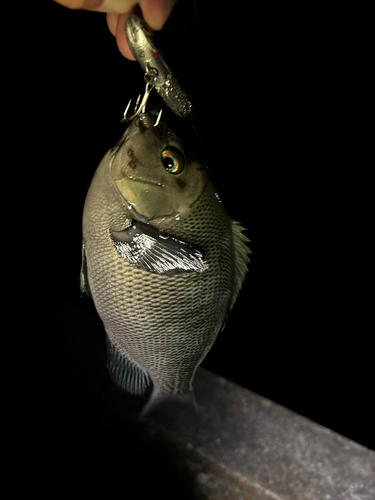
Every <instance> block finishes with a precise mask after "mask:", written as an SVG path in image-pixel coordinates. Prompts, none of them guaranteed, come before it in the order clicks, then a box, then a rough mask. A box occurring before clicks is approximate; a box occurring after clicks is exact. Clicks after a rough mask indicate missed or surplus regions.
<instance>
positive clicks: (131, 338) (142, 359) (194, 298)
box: [80, 109, 251, 416]
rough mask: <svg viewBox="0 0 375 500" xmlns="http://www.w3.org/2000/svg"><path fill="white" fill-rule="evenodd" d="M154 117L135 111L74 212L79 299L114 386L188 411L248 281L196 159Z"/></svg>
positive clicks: (237, 244)
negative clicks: (86, 300)
mask: <svg viewBox="0 0 375 500" xmlns="http://www.w3.org/2000/svg"><path fill="white" fill-rule="evenodd" d="M185 132H186V131H184V129H183V127H179V125H176V124H174V123H173V119H172V120H171V119H170V118H168V117H167V118H164V115H163V118H162V119H161V118H160V112H159V110H157V109H156V110H153V111H150V112H142V113H140V114H139V115H138V116H136V117H135V118H134V119H133V120H132V121H131V122H130V124H129V125H128V128H127V129H126V130H125V132H124V134H123V136H122V137H121V139H120V141H119V142H118V143H117V144H116V146H115V147H113V148H112V149H110V150H109V151H108V153H107V154H106V155H105V156H104V158H103V159H102V161H101V163H100V164H99V166H98V168H97V170H96V172H95V174H94V177H93V179H92V182H91V185H90V187H89V190H88V193H87V196H86V200H85V205H84V210H83V243H82V267H81V275H80V287H81V292H82V293H84V292H86V293H87V295H89V297H91V298H92V299H93V301H94V304H95V307H96V310H97V312H98V314H99V316H100V318H101V320H102V322H103V324H104V328H105V331H106V339H107V355H108V362H107V367H108V370H109V374H110V376H111V378H112V380H113V382H114V383H115V384H116V385H117V386H118V387H120V388H121V389H122V390H124V391H126V392H128V393H130V394H135V395H141V394H148V393H150V396H149V398H148V400H147V402H146V403H145V406H144V407H143V409H142V415H143V416H144V415H148V414H149V413H151V412H152V411H153V410H154V409H155V408H156V407H157V406H158V405H159V404H160V403H161V402H163V401H168V400H172V401H178V402H181V403H183V404H185V405H186V406H190V407H194V408H196V407H197V403H196V400H195V395H194V389H193V379H194V374H195V372H196V370H197V368H198V366H199V365H200V364H201V362H202V361H203V359H204V358H205V356H206V355H207V353H208V351H209V350H210V348H211V347H212V345H213V343H214V342H215V340H216V338H217V336H218V334H219V333H220V332H221V331H222V330H223V328H224V326H225V323H226V320H227V317H228V314H229V312H230V311H231V309H232V308H233V306H234V303H235V301H236V299H237V296H238V294H239V292H240V290H241V287H242V284H243V282H244V279H245V275H246V273H247V271H248V263H249V262H250V259H249V254H250V253H251V251H250V249H249V246H248V242H249V239H248V238H247V237H246V235H245V234H244V231H245V229H244V228H243V227H242V226H241V224H240V223H239V222H237V221H235V220H233V219H232V218H231V217H230V216H229V215H228V213H227V211H226V209H225V207H224V205H223V203H222V202H221V200H220V197H219V196H218V194H217V191H216V188H215V186H214V184H213V182H212V180H211V178H210V176H209V171H208V169H207V166H206V164H205V162H204V161H203V160H202V159H200V157H199V148H198V147H196V145H195V144H194V140H191V139H190V138H189V134H188V133H185Z"/></svg>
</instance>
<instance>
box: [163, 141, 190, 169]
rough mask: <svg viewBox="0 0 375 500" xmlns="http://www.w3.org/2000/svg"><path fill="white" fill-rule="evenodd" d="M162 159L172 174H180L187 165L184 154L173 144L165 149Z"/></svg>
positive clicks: (164, 165)
mask: <svg viewBox="0 0 375 500" xmlns="http://www.w3.org/2000/svg"><path fill="white" fill-rule="evenodd" d="M161 161H162V163H163V167H164V168H165V170H167V171H168V172H169V173H170V174H175V175H176V174H180V173H181V172H182V171H183V169H184V166H185V159H184V155H183V154H182V153H181V151H180V150H179V149H177V148H175V147H173V146H169V147H168V148H166V149H164V151H163V152H162V154H161Z"/></svg>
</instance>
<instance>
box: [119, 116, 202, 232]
mask: <svg viewBox="0 0 375 500" xmlns="http://www.w3.org/2000/svg"><path fill="white" fill-rule="evenodd" d="M157 116H158V112H157V111H152V112H150V113H141V114H140V115H138V116H137V117H136V118H134V119H133V120H132V122H131V123H130V125H129V127H128V129H127V130H126V132H125V133H124V135H123V137H122V139H121V140H120V142H119V143H118V144H117V145H116V146H115V148H113V150H112V152H111V156H110V162H109V168H110V175H111V178H112V180H113V182H114V184H115V186H116V190H117V193H118V195H119V196H120V197H121V198H122V201H123V203H125V204H126V205H127V207H128V208H129V209H130V210H133V212H134V213H135V215H136V217H135V218H139V219H140V220H141V221H143V222H147V223H152V222H155V223H158V222H160V221H163V220H166V219H170V218H171V217H174V218H176V219H177V220H179V219H180V218H183V217H186V216H188V214H189V213H190V212H191V210H192V209H193V208H194V206H195V204H196V203H197V201H198V200H199V199H200V197H201V195H202V193H203V191H204V189H205V187H206V186H207V184H208V183H209V177H208V174H207V171H206V168H205V166H204V164H203V163H202V161H200V160H199V159H198V158H197V156H198V155H197V153H196V151H194V148H193V147H192V144H191V142H192V141H190V142H189V140H188V139H187V135H188V134H186V137H185V140H184V138H183V137H182V136H181V135H183V134H181V132H180V130H179V131H178V132H179V133H177V131H176V127H172V126H171V125H170V121H167V120H163V119H162V120H160V121H159V122H157ZM155 125H156V126H155Z"/></svg>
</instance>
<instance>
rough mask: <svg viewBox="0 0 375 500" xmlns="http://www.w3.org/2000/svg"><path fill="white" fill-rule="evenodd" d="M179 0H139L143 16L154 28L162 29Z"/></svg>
mask: <svg viewBox="0 0 375 500" xmlns="http://www.w3.org/2000/svg"><path fill="white" fill-rule="evenodd" d="M176 2H177V0H139V5H140V7H141V9H142V14H143V17H144V19H145V21H146V23H147V24H148V25H149V26H150V28H151V29H153V30H161V29H162V27H163V26H164V24H165V22H166V21H167V19H168V17H169V16H170V14H171V12H172V9H173V7H174V6H175V4H176Z"/></svg>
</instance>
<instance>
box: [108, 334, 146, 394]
mask: <svg viewBox="0 0 375 500" xmlns="http://www.w3.org/2000/svg"><path fill="white" fill-rule="evenodd" d="M107 355H108V361H107V368H108V371H109V374H110V376H111V379H112V380H113V382H114V383H115V384H116V385H117V387H119V388H120V389H122V390H123V391H126V392H128V393H129V394H136V395H140V394H144V393H145V392H146V390H147V388H148V387H149V385H150V378H149V375H148V373H147V372H144V371H143V370H142V369H141V368H139V367H138V366H137V365H136V364H134V363H132V362H131V361H130V360H129V359H128V358H126V357H125V356H123V355H122V354H120V353H119V351H118V350H117V348H116V347H115V346H114V345H113V344H112V342H111V341H110V340H109V338H108V335H107Z"/></svg>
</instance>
